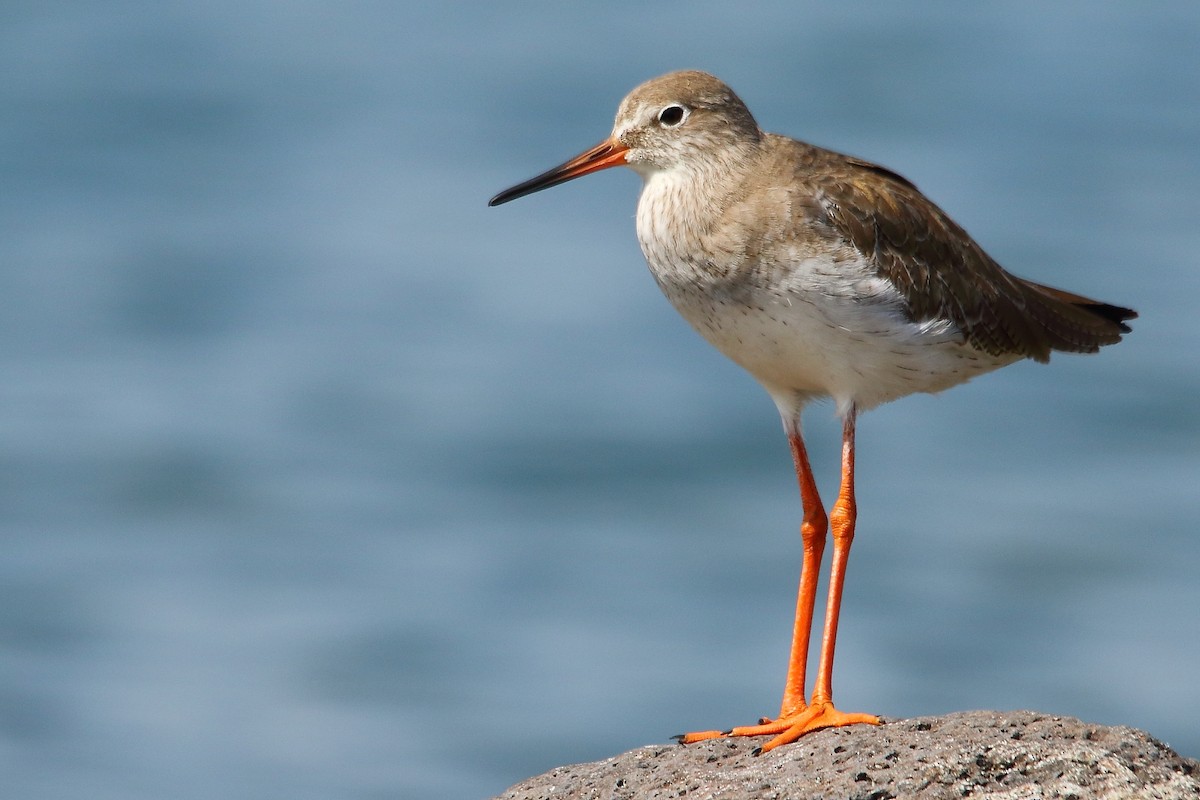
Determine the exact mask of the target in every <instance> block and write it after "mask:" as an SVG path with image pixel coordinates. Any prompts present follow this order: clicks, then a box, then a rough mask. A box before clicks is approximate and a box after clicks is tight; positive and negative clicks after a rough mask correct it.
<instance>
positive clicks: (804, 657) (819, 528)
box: [764, 419, 829, 723]
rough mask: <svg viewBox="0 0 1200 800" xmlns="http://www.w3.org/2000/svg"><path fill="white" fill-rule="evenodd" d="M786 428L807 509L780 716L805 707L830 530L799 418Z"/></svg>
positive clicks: (801, 528) (805, 510)
mask: <svg viewBox="0 0 1200 800" xmlns="http://www.w3.org/2000/svg"><path fill="white" fill-rule="evenodd" d="M785 427H786V429H787V435H788V444H790V445H791V447H792V461H793V462H794V463H795V465H796V478H797V480H798V481H799V483H800V502H801V505H802V507H803V508H804V521H803V522H801V523H800V539H801V542H802V543H803V547H804V558H803V560H802V561H801V566H800V590H799V592H798V593H797V595H796V622H795V626H794V628H793V629H792V653H791V656H790V657H789V658H788V670H787V679H786V680H785V682H784V685H783V704H782V706H781V707H780V709H779V716H780V717H781V718H783V717H790V716H792V715H794V714H798V713H799V712H801V711H803V710H804V708H805V701H804V676H805V670H806V669H807V667H808V641H809V639H810V638H811V634H812V621H813V606H814V605H816V600H817V576H818V574H819V573H820V571H821V557H822V556H823V555H824V553H825V536H826V533H827V531H828V529H829V519H828V518H827V517H826V516H825V508H824V506H823V505H822V503H821V496H820V495H819V494H817V482H816V480H815V479H814V478H813V473H812V467H811V466H810V465H809V463H808V453H807V452H806V451H805V449H804V439H803V438H802V437H801V435H800V420H799V419H797V420H796V421H795V422H794V423H789V424H788V425H786V426H785ZM765 722H767V720H764V723H765Z"/></svg>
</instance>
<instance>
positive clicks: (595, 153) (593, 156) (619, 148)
mask: <svg viewBox="0 0 1200 800" xmlns="http://www.w3.org/2000/svg"><path fill="white" fill-rule="evenodd" d="M628 152H629V148H628V147H626V146H625V145H623V144H621V143H620V142H618V141H616V140H615V139H605V140H604V141H603V142H601V143H600V144H598V145H596V146H595V147H593V148H592V149H591V150H588V151H587V152H584V153H580V154H579V155H577V156H575V157H574V158H572V159H571V160H570V161H568V162H566V163H565V164H560V165H558V166H557V167H555V168H554V169H552V170H548V171H546V172H543V173H542V174H541V175H538V176H537V177H536V178H530V179H529V180H527V181H525V182H524V183H518V184H517V185H516V186H514V187H512V188H511V189H505V190H504V191H503V192H501V193H500V194H498V195H496V196H495V197H493V198H492V199H491V200H489V201H488V205H489V206H498V205H500V204H501V203H507V202H508V201H509V200H516V199H517V198H518V197H524V196H525V195H527V194H533V193H534V192H540V191H541V190H542V189H549V188H550V187H551V186H558V185H559V184H560V183H566V182H567V181H569V180H571V179H572V178H578V177H579V176H581V175H587V174H588V173H589V172H597V171H599V170H602V169H608V168H609V167H619V166H621V165H622V164H624V163H625V154H626V153H628Z"/></svg>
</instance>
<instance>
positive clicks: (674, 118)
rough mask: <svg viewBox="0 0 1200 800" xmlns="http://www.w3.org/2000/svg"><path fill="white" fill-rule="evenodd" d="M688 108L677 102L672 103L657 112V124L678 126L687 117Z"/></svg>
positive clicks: (666, 126) (671, 126)
mask: <svg viewBox="0 0 1200 800" xmlns="http://www.w3.org/2000/svg"><path fill="white" fill-rule="evenodd" d="M689 113H690V112H689V110H688V108H687V107H686V106H682V105H680V104H679V103H672V104H671V105H669V106H666V107H665V108H663V110H662V111H660V112H658V124H659V125H662V126H663V127H664V128H678V127H679V126H680V125H682V124H683V121H684V120H685V119H687V118H688V114H689Z"/></svg>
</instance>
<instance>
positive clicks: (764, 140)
mask: <svg viewBox="0 0 1200 800" xmlns="http://www.w3.org/2000/svg"><path fill="white" fill-rule="evenodd" d="M616 166H628V167H631V168H632V169H633V170H634V171H635V172H637V173H638V174H639V175H641V177H642V192H641V196H640V198H639V200H638V208H637V235H638V241H639V242H640V243H641V246H642V252H643V253H644V254H645V256H646V261H647V262H648V263H649V265H650V271H651V272H652V273H653V274H654V279H655V281H657V282H658V285H659V288H661V289H662V291H663V293H664V294H665V295H666V296H667V298H668V299H669V300H670V301H671V303H672V304H673V305H674V306H675V308H676V310H678V311H679V313H680V314H682V315H683V317H684V318H685V319H686V320H687V321H688V322H689V323H691V325H692V326H693V327H694V328H695V329H696V330H697V331H698V332H699V333H700V334H701V335H702V336H703V337H704V338H705V339H707V340H708V341H709V342H710V343H712V344H713V346H715V347H716V348H717V349H718V350H720V351H721V352H722V353H724V354H725V355H726V356H728V357H729V358H731V359H733V361H735V362H736V363H737V364H739V365H741V366H742V367H743V368H745V369H746V371H748V372H749V373H750V374H751V375H752V376H754V378H756V379H757V380H758V382H759V383H761V384H762V385H763V387H764V388H765V389H766V390H767V392H768V394H770V396H771V399H772V400H774V401H775V405H776V407H778V409H779V414H780V416H781V417H782V418H783V427H784V430H785V432H786V433H787V437H788V442H789V444H790V445H791V451H792V459H793V461H794V462H795V467H796V476H797V478H798V480H799V484H800V498H801V502H802V505H803V521H802V522H801V525H800V534H801V539H802V543H803V553H804V556H803V562H802V566H801V570H800V589H799V593H798V598H797V603H796V621H795V627H794V630H793V635H792V647H791V656H790V658H789V660H788V669H787V678H786V681H785V684H784V691H783V703H782V705H781V707H780V711H779V715H778V716H777V717H775V718H774V719H769V718H765V717H764V718H761V719H760V720H759V721H758V724H755V725H747V726H744V727H736V728H733V729H731V730H727V731H700V732H696V733H687V734H683V735H681V736H680V737H678V738H679V739H680V740H681V741H683V742H685V743H688V742H696V741H700V740H702V739H709V738H713V737H717V736H757V735H771V736H773V738H772V739H770V740H769V741H768V742H766V743H765V744H763V745H762V747H761V750H762V751H767V750H771V749H772V748H775V747H778V746H780V745H782V744H787V743H789V742H793V741H795V740H796V739H798V738H799V737H801V736H803V735H804V734H806V733H808V732H809V731H813V730H817V729H819V728H826V727H831V726H840V725H850V724H855V723H871V724H878V722H879V720H878V718H877V717H875V716H873V715H871V714H860V713H847V712H843V711H841V710H839V709H837V708H836V707H835V706H834V704H833V654H834V647H835V644H836V641H837V631H838V610H839V607H840V605H841V600H842V586H843V581H844V578H845V573H846V559H847V556H848V555H849V553H850V544H851V542H852V541H853V540H854V528H855V518H856V515H857V511H856V506H855V501H854V427H855V419H856V417H857V416H858V414H859V413H860V412H862V411H866V410H868V409H870V408H873V407H874V406H877V405H879V404H880V403H886V402H888V401H890V400H895V399H897V398H900V397H904V396H906V395H909V394H913V393H914V392H940V391H942V390H943V389H948V388H950V387H951V386H955V385H957V384H960V383H963V382H964V381H967V380H970V379H971V378H973V377H975V376H976V375H981V374H983V373H985V372H990V371H992V370H994V369H997V368H999V367H1003V366H1005V365H1008V364H1012V363H1014V362H1016V361H1020V360H1022V359H1025V358H1031V359H1033V360H1035V361H1040V362H1045V361H1048V360H1049V359H1050V353H1051V351H1054V350H1060V351H1065V352H1072V353H1093V352H1096V351H1097V350H1099V349H1100V347H1101V346H1103V345H1108V344H1113V343H1115V342H1118V341H1120V339H1121V335H1122V334H1124V333H1128V332H1129V327H1128V326H1127V325H1125V324H1124V321H1125V320H1129V319H1133V318H1134V317H1136V316H1137V314H1136V313H1135V312H1134V311H1132V310H1131V309H1128V308H1123V307H1121V306H1116V305H1110V304H1108V303H1102V302H1099V301H1096V300H1090V299H1088V298H1086V297H1082V296H1080V295H1077V294H1072V293H1070V292H1064V291H1062V290H1059V289H1052V288H1050V287H1049V286H1043V285H1041V284H1038V283H1034V282H1032V281H1028V280H1025V279H1023V278H1018V277H1016V276H1014V275H1011V274H1010V273H1008V272H1006V271H1005V270H1004V269H1003V268H1002V267H1001V266H1000V265H999V264H997V263H996V262H995V261H994V260H993V259H992V258H991V257H990V256H988V254H987V253H985V252H984V251H983V248H981V247H980V246H979V245H978V244H976V243H975V241H974V240H973V239H972V238H971V237H970V236H969V235H968V234H967V232H966V231H964V230H963V229H962V228H961V227H959V225H958V224H957V223H955V222H954V221H953V220H952V219H950V217H949V216H947V215H946V213H945V212H944V211H942V209H940V208H939V207H938V206H937V205H935V204H934V203H933V202H932V201H930V200H929V199H928V198H926V197H925V195H923V194H922V193H921V192H920V191H919V190H918V189H917V187H916V186H914V185H913V184H912V183H911V182H909V181H908V180H907V179H905V178H903V177H901V176H900V175H898V174H896V173H895V172H892V171H891V170H889V169H887V168H886V167H881V166H879V165H878V164H873V163H871V162H869V161H863V160H862V159H859V158H854V157H852V156H847V155H842V154H840V153H835V152H832V151H829V150H825V149H822V148H820V147H815V146H813V145H810V144H806V143H804V142H799V141H796V140H794V139H789V138H787V137H784V136H779V135H776V134H771V133H765V132H764V131H762V130H761V129H760V128H759V127H758V123H757V122H755V120H754V117H753V116H751V114H750V111H749V109H747V108H746V106H745V104H744V103H743V102H742V101H741V100H740V99H739V98H738V96H737V95H735V94H734V93H733V91H732V90H731V89H730V88H729V87H728V86H726V85H725V84H724V83H722V82H721V81H719V80H718V79H716V78H715V77H713V76H712V75H709V74H707V73H704V72H695V71H687V72H673V73H670V74H668V75H664V76H662V77H659V78H655V79H653V80H650V81H648V82H646V83H644V84H642V85H641V86H639V87H637V88H636V89H634V90H633V91H632V92H631V93H630V94H629V96H628V97H626V98H625V99H624V100H623V101H622V102H621V105H620V107H619V108H618V110H617V117H616V122H615V123H614V125H613V130H612V134H611V135H610V136H609V137H608V138H607V139H605V140H604V141H603V142H601V143H600V144H598V145H596V146H595V147H593V148H592V149H590V150H588V151H586V152H584V153H581V154H580V155H578V156H576V157H575V158H572V159H571V160H570V161H567V162H566V163H564V164H562V165H560V166H557V167H555V168H554V169H551V170H549V171H548V172H545V173H542V174H541V175H538V176H537V177H535V178H532V179H531V180H528V181H525V182H524V183H521V184H518V185H516V186H514V187H512V188H511V189H508V190H506V191H503V192H501V193H500V194H498V195H496V196H495V197H493V198H492V200H491V202H490V203H489V205H493V206H495V205H499V204H501V203H506V202H508V201H509V200H514V199H516V198H518V197H522V196H524V195H527V194H531V193H532V192H536V191H539V190H541V189H546V188H548V187H551V186H555V185H557V184H560V183H563V182H564V181H569V180H571V179H572V178H577V177H579V176H581V175H587V174H588V173H591V172H596V171H598V170H602V169H607V168H609V167H616ZM817 398H832V399H833V401H834V403H835V404H836V407H837V412H838V414H839V416H840V417H841V419H842V454H841V485H840V489H839V491H838V496H837V500H836V501H835V502H834V503H833V506H832V507H831V508H830V510H829V513H828V515H826V512H825V509H824V507H823V505H822V502H821V499H820V497H819V496H818V494H817V485H816V482H815V481H814V479H813V473H812V468H811V467H810V466H809V460H808V455H807V453H806V451H805V448H804V440H803V438H802V436H801V429H800V413H801V411H802V410H803V409H804V407H805V406H806V405H807V404H808V403H809V401H811V400H814V399H817ZM830 529H831V530H832V537H833V562H832V566H831V568H830V578H829V594H828V599H827V602H826V606H825V628H824V634H823V636H822V638H821V654H820V659H819V661H818V665H817V677H816V682H815V684H814V686H813V691H812V696H811V698H808V699H807V700H806V697H805V670H806V665H807V662H808V646H809V638H810V632H811V628H812V621H813V607H814V605H815V601H816V592H817V576H818V572H819V570H820V565H821V558H822V555H823V552H824V549H825V541H826V537H827V535H828V531H829V530H830Z"/></svg>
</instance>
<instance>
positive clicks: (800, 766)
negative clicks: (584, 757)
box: [500, 711, 1200, 800]
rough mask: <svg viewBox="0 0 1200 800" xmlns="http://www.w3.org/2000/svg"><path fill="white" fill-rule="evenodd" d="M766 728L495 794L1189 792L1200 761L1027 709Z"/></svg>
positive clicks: (1011, 799) (573, 770)
mask: <svg viewBox="0 0 1200 800" xmlns="http://www.w3.org/2000/svg"><path fill="white" fill-rule="evenodd" d="M764 741H765V739H762V738H755V739H713V740H709V741H706V742H700V743H698V744H692V745H686V746H684V745H653V746H650V747H641V748H638V749H637V750H631V751H629V752H628V753H623V754H621V755H619V756H615V757H614V758H610V759H607V760H605V761H597V762H594V763H591V764H578V765H576V766H570V767H559V768H557V769H554V770H551V771H550V772H547V773H546V774H545V775H539V776H537V777H536V778H530V779H529V780H527V781H525V782H523V783H520V784H518V785H516V786H514V787H512V788H511V789H509V790H508V791H507V792H505V793H504V794H502V795H500V798H501V800H567V798H571V799H572V800H574V799H575V798H579V800H584V798H586V800H610V799H611V800H626V799H627V798H683V797H686V798H688V800H699V799H700V798H714V799H716V798H719V800H743V799H745V800H749V799H750V798H755V800H757V799H758V798H762V800H768V799H769V800H776V799H778V800H783V798H789V799H792V800H803V799H804V798H814V799H815V798H830V799H832V798H854V799H855V800H887V799H888V798H909V797H914V798H963V797H972V798H980V797H987V798H1005V799H1006V800H1018V798H1020V799H1021V800H1024V799H1025V798H1064V799H1065V798H1076V799H1077V800H1088V799H1089V798H1161V799H1162V800H1174V799H1175V798H1191V800H1200V763H1198V762H1196V761H1193V760H1191V759H1186V758H1183V757H1182V756H1180V755H1179V754H1177V753H1175V752H1174V751H1173V750H1171V749H1170V748H1168V747H1167V746H1166V745H1164V744H1162V743H1161V742H1159V741H1157V740H1155V739H1153V738H1151V737H1150V736H1148V735H1146V734H1145V733H1143V732H1141V731H1139V730H1135V729H1133V728H1126V727H1116V728H1113V727H1106V726H1101V725H1089V724H1087V723H1085V722H1080V721H1079V720H1077V719H1072V718H1070V717H1053V716H1050V715H1047V714H1038V713H1035V712H1031V711H1012V712H995V711H972V712H965V713H958V714H949V715H947V716H944V717H924V718H918V719H905V720H893V721H885V724H883V725H881V726H879V727H871V726H867V725H858V726H854V727H851V728H839V729H828V730H823V731H817V732H815V733H812V734H809V735H808V736H805V737H804V738H803V739H801V740H800V741H799V742H796V743H795V744H791V745H788V746H786V747H781V748H778V749H776V750H773V751H771V752H770V753H767V754H765V755H762V756H757V757H756V756H754V755H753V754H752V751H753V750H754V748H755V747H757V746H758V745H760V744H762V743H763V742H764Z"/></svg>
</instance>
